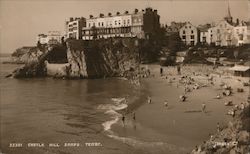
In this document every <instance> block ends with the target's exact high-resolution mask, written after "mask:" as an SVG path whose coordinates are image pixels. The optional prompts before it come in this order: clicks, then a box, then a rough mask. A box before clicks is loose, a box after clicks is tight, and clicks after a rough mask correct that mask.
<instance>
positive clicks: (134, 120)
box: [133, 112, 135, 121]
mask: <svg viewBox="0 0 250 154" xmlns="http://www.w3.org/2000/svg"><path fill="white" fill-rule="evenodd" d="M133 120H134V121H135V112H133Z"/></svg>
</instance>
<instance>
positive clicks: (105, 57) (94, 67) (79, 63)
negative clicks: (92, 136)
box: [67, 38, 139, 78]
mask: <svg viewBox="0 0 250 154" xmlns="http://www.w3.org/2000/svg"><path fill="white" fill-rule="evenodd" d="M135 42H137V40H136V39H131V38H115V39H114V38H113V39H106V40H98V41H83V40H68V41H67V56H68V62H69V64H70V71H69V76H70V77H79V78H98V77H110V76H112V77H113V76H123V77H129V76H131V73H132V74H133V73H136V70H137V69H138V66H139V51H138V47H137V46H136V45H135V44H136V43H135Z"/></svg>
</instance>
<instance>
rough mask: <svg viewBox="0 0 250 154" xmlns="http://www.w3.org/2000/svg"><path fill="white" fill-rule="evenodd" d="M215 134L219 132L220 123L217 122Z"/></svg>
mask: <svg viewBox="0 0 250 154" xmlns="http://www.w3.org/2000/svg"><path fill="white" fill-rule="evenodd" d="M217 132H220V123H218V122H217Z"/></svg>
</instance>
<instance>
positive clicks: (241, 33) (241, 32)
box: [233, 22, 250, 46]
mask: <svg viewBox="0 0 250 154" xmlns="http://www.w3.org/2000/svg"><path fill="white" fill-rule="evenodd" d="M233 44H234V45H236V46H241V45H243V44H250V26H249V25H247V24H246V23H243V22H242V23H241V24H240V25H238V26H235V27H234V28H233Z"/></svg>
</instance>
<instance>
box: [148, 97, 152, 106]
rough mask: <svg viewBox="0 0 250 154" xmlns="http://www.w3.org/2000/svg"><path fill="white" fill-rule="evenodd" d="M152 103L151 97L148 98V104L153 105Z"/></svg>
mask: <svg viewBox="0 0 250 154" xmlns="http://www.w3.org/2000/svg"><path fill="white" fill-rule="evenodd" d="M151 103H152V100H151V97H150V96H148V104H151Z"/></svg>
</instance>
